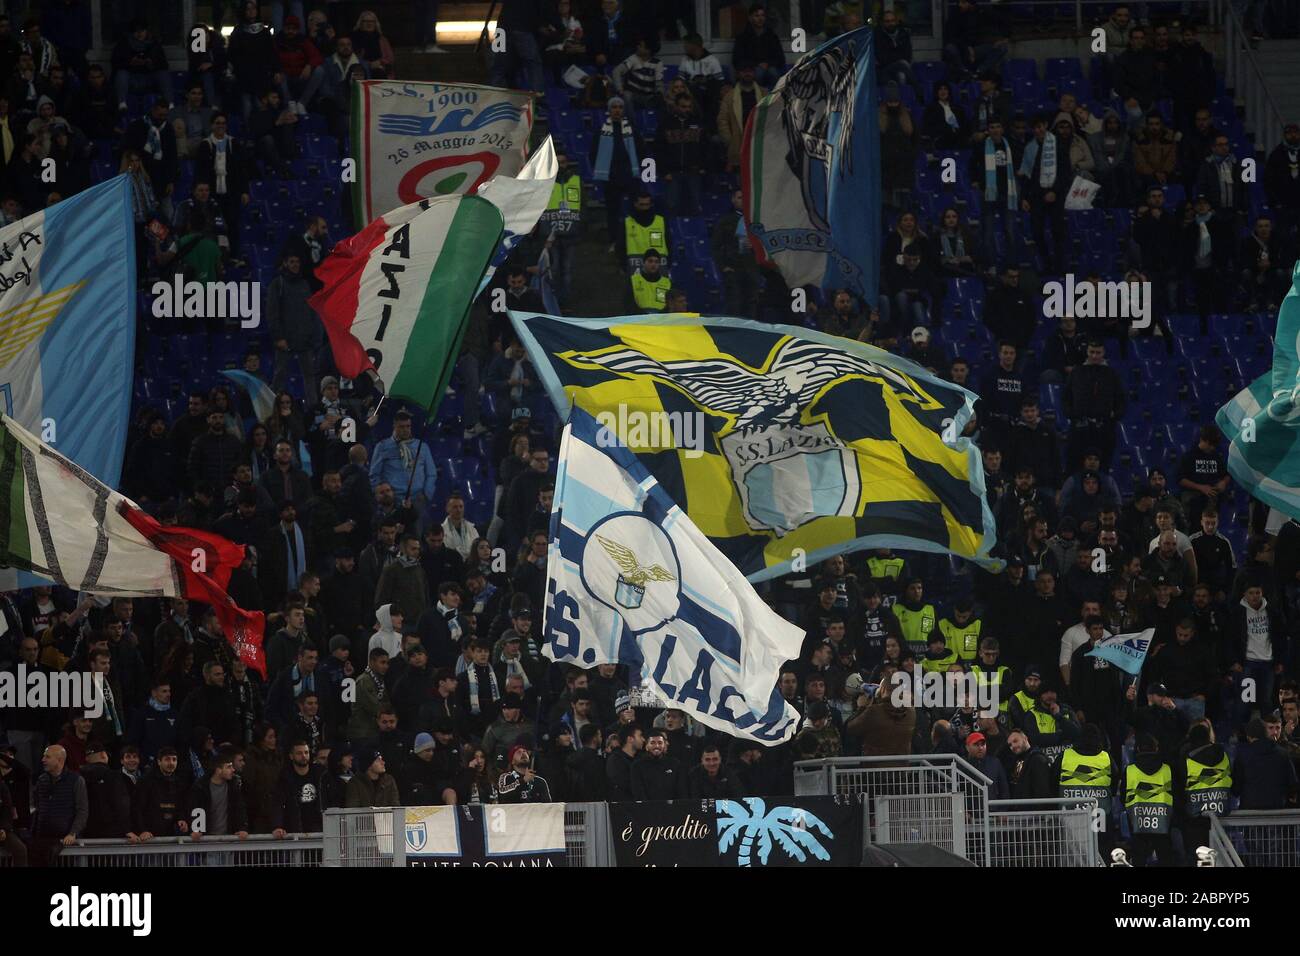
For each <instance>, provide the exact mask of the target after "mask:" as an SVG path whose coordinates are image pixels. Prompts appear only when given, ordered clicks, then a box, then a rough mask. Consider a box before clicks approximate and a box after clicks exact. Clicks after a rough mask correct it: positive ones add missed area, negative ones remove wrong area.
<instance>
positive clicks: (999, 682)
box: [970, 637, 1014, 716]
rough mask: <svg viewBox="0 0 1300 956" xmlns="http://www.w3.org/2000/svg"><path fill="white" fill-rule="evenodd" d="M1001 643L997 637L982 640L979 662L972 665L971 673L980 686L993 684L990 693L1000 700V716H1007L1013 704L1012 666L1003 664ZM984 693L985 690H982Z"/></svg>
mask: <svg viewBox="0 0 1300 956" xmlns="http://www.w3.org/2000/svg"><path fill="white" fill-rule="evenodd" d="M1000 653H1001V645H999V644H998V640H997V638H995V637H986V638H984V640H982V641H980V658H979V662H978V663H976V664H973V665H971V669H970V671H971V673H972V674H974V675H975V681H976V683H977V684H978V685H979V686H980V688H984V687H989V686H991V687H992V688H993V689H992V690H991V691H989V694H990V695H991V696H992V697H994V698H995V699H996V700H997V702H998V714H999V716H1006V715H1007V712H1008V709H1009V707H1010V704H1011V688H1012V687H1013V686H1014V685H1013V684H1012V683H1011V668H1010V667H1007V665H1006V664H1003V663H1002V661H1001V659H1000V657H999V655H1000ZM980 693H981V694H983V693H984V691H983V690H981V691H980Z"/></svg>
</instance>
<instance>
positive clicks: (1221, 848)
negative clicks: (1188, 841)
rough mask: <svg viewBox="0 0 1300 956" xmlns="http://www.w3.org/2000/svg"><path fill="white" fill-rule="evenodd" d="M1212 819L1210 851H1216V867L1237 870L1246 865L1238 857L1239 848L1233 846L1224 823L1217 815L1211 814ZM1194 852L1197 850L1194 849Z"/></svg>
mask: <svg viewBox="0 0 1300 956" xmlns="http://www.w3.org/2000/svg"><path fill="white" fill-rule="evenodd" d="M1209 818H1210V849H1211V850H1213V851H1214V853H1215V858H1214V865H1215V866H1216V867H1220V868H1222V867H1228V868H1236V867H1241V866H1243V865H1244V864H1243V863H1242V862H1241V857H1240V856H1238V855H1237V848H1236V847H1235V846H1233V845H1232V837H1231V836H1229V835H1228V831H1227V830H1225V829H1224V828H1223V823H1222V821H1221V820H1220V819H1219V817H1218V815H1217V814H1213V813H1211V814H1209ZM1192 851H1193V852H1195V848H1194V847H1193V850H1192Z"/></svg>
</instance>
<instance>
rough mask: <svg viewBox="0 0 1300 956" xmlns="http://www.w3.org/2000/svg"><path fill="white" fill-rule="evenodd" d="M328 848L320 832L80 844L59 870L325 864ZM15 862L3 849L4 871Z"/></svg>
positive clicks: (63, 854)
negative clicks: (241, 837) (195, 839)
mask: <svg viewBox="0 0 1300 956" xmlns="http://www.w3.org/2000/svg"><path fill="white" fill-rule="evenodd" d="M323 849H324V843H323V841H322V838H321V834H319V833H295V834H289V835H288V836H286V837H284V838H283V839H278V840H277V839H276V838H275V837H273V836H270V835H269V834H257V835H254V836H250V837H248V838H247V839H244V840H241V839H239V838H238V837H233V836H205V837H204V838H203V839H202V840H200V841H198V842H195V841H194V840H192V839H191V838H190V837H179V836H177V837H155V838H154V839H152V840H150V841H149V842H148V843H128V842H127V841H125V840H79V841H77V842H76V843H74V844H72V846H65V847H64V848H63V849H62V850H60V851H59V855H58V858H57V859H56V865H57V866H59V867H61V868H77V867H168V866H234V867H246V866H275V867H282V866H285V867H287V866H293V867H303V866H308V867H315V866H320V865H321V858H322V854H323ZM12 865H13V861H12V858H11V857H10V856H9V854H8V853H7V852H5V851H4V850H0V867H11V866H12Z"/></svg>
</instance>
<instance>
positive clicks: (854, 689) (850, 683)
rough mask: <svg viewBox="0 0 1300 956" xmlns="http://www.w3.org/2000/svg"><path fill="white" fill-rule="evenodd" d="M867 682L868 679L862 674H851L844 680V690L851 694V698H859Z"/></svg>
mask: <svg viewBox="0 0 1300 956" xmlns="http://www.w3.org/2000/svg"><path fill="white" fill-rule="evenodd" d="M866 682H867V681H866V678H864V677H863V676H862V675H861V674H850V675H849V676H848V677H846V678H844V689H845V690H846V691H848V692H849V696H851V697H857V696H858V694H860V693H862V685H863V684H865V683H866Z"/></svg>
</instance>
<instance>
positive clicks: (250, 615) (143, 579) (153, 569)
mask: <svg viewBox="0 0 1300 956" xmlns="http://www.w3.org/2000/svg"><path fill="white" fill-rule="evenodd" d="M243 560H244V548H243V546H242V545H237V544H234V543H232V542H230V541H227V540H226V539H224V538H222V537H220V536H219V535H215V534H211V533H209V532H206V531H197V530H194V529H192V528H181V527H172V526H169V527H164V526H163V525H160V524H159V523H158V522H157V521H156V520H155V519H154V518H152V517H151V516H149V515H148V514H146V513H145V512H144V511H141V510H140V508H139V507H138V506H137V505H136V504H135V502H133V501H131V500H130V499H129V498H126V497H124V496H123V495H120V494H118V493H117V492H116V491H113V490H112V489H111V488H109V487H108V486H107V485H105V484H104V483H103V482H101V481H99V480H98V479H97V478H95V476H94V475H91V474H89V473H88V472H87V471H85V470H84V469H82V468H81V467H79V466H78V465H76V464H74V463H73V462H71V461H69V460H68V459H67V458H64V457H63V456H62V455H60V454H59V453H58V452H56V451H55V450H54V449H52V448H51V447H50V446H49V445H46V444H44V443H42V442H41V441H40V440H39V439H37V438H36V437H35V436H33V435H32V434H30V433H29V432H27V431H26V430H25V429H24V428H22V426H20V425H18V424H17V423H16V422H15V421H14V420H13V419H11V418H9V417H8V416H7V415H4V414H2V413H0V567H7V568H17V569H21V570H23V571H30V572H33V573H35V574H38V575H41V576H42V577H43V578H45V579H48V580H51V581H54V582H55V583H56V584H61V585H63V586H64V587H68V588H72V589H73V590H77V591H85V592H87V593H90V594H109V595H113V596H117V597H127V596H130V597H181V596H184V597H187V598H191V599H194V600H199V601H203V602H205V603H207V604H211V605H213V606H214V607H216V608H217V615H218V617H219V618H220V619H221V622H222V625H223V626H224V627H225V630H226V636H227V639H229V640H230V641H231V643H232V644H233V645H234V646H235V649H236V651H237V653H239V655H240V656H241V657H242V658H243V659H244V660H245V661H246V662H247V663H248V664H249V666H250V667H253V668H254V669H256V670H258V671H259V673H261V674H262V676H263V677H265V676H266V669H265V663H264V662H263V660H262V657H261V646H262V634H263V633H264V631H265V622H264V620H263V615H262V613H261V612H260V611H257V612H249V611H245V610H243V609H242V608H240V607H239V606H238V605H236V604H235V602H234V601H232V600H231V599H230V597H229V596H228V595H227V594H226V587H227V586H228V585H229V583H230V573H231V571H232V570H233V569H235V568H237V567H238V566H239V565H240V563H242V562H243Z"/></svg>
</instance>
